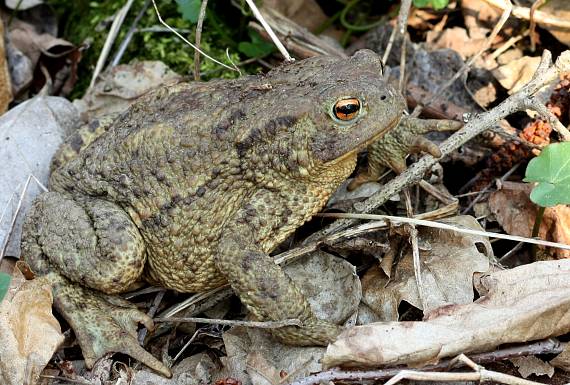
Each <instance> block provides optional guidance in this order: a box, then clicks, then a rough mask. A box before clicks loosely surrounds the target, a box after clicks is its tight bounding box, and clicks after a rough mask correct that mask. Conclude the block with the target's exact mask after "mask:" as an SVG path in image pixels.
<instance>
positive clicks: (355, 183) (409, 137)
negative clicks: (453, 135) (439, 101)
mask: <svg viewBox="0 0 570 385" xmlns="http://www.w3.org/2000/svg"><path fill="white" fill-rule="evenodd" d="M462 126H463V124H462V123H461V122H457V121H454V120H439V119H417V118H403V119H402V120H401V121H400V124H399V125H398V127H397V128H395V129H394V130H392V131H390V132H388V133H387V134H386V135H384V137H382V138H381V139H380V140H378V141H377V142H375V143H372V144H371V145H370V146H368V169H367V170H366V171H365V172H363V173H360V174H358V175H357V176H356V178H354V179H353V180H352V181H351V182H350V184H349V185H348V190H349V191H352V190H355V189H357V188H358V187H359V186H360V185H362V184H364V183H366V182H372V181H376V180H378V178H380V176H381V175H382V173H383V172H384V169H385V168H386V167H388V168H390V169H392V170H394V171H395V172H396V173H397V174H401V173H402V172H404V171H405V170H406V156H407V155H408V154H417V153H420V152H426V153H428V154H430V155H432V156H433V157H436V158H439V157H441V151H440V150H439V147H438V146H437V144H435V143H433V142H431V141H429V140H428V139H426V138H424V137H423V136H422V134H425V133H428V132H431V131H439V132H442V131H457V130H458V129H460V128H461V127H462Z"/></svg>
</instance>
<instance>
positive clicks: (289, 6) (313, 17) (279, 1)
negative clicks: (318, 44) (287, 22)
mask: <svg viewBox="0 0 570 385" xmlns="http://www.w3.org/2000/svg"><path fill="white" fill-rule="evenodd" d="M263 7H264V8H269V9H273V10H275V11H277V12H279V13H280V14H282V15H283V16H286V17H287V18H289V19H291V20H294V21H295V23H297V24H299V25H300V26H302V27H305V28H307V29H308V30H309V31H314V30H316V29H317V28H318V27H319V26H321V25H322V24H323V23H324V22H325V21H327V20H328V16H327V15H326V14H325V13H324V12H323V10H322V9H321V7H320V6H319V4H318V3H317V2H316V1H315V0H288V1H283V0H264V1H263Z"/></svg>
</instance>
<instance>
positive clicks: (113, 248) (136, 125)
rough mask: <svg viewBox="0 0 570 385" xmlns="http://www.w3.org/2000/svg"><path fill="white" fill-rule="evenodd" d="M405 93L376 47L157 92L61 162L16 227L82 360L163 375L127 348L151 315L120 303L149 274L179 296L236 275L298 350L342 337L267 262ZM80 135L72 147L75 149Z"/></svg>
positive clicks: (391, 121)
mask: <svg viewBox="0 0 570 385" xmlns="http://www.w3.org/2000/svg"><path fill="white" fill-rule="evenodd" d="M404 107H405V105H404V100H403V98H402V96H401V95H400V94H399V93H398V92H397V91H396V90H394V89H393V88H392V87H390V86H389V85H388V84H387V83H386V82H385V79H384V78H383V74H382V64H381V61H380V59H379V57H378V56H377V55H376V54H374V53H373V52H372V51H359V52H357V53H356V54H354V55H353V56H352V57H350V58H333V57H324V56H322V57H316V58H311V59H307V60H302V61H299V62H295V63H292V64H288V65H283V66H281V67H279V68H276V69H274V70H272V71H270V72H269V73H267V74H265V75H259V76H248V77H242V78H239V79H235V80H216V81H210V82H206V83H200V82H194V83H180V84H177V85H173V86H168V87H162V88H160V89H157V90H155V91H152V92H150V93H148V94H147V95H145V96H143V97H142V98H140V99H139V100H138V101H137V102H136V103H135V104H134V105H132V106H131V107H130V108H129V109H128V110H127V111H126V112H125V113H123V114H121V115H120V116H119V117H118V118H117V119H115V120H114V121H113V123H112V124H111V125H110V127H109V129H108V130H107V131H105V132H104V133H103V134H101V135H100V136H99V137H98V138H97V139H96V140H94V141H93V142H92V143H91V144H89V145H88V146H83V143H81V141H80V140H79V141H78V140H77V136H75V137H73V138H71V139H70V141H69V142H68V146H71V147H73V148H76V149H79V148H81V147H85V148H83V149H82V150H81V151H80V152H79V154H78V155H77V156H75V157H72V159H69V160H68V161H67V162H66V163H64V164H62V165H61V166H60V167H59V168H56V169H55V170H54V172H53V173H52V175H51V177H50V189H51V191H50V192H47V193H44V194H42V195H40V196H39V197H38V198H37V199H36V201H35V202H34V204H33V207H32V208H31V210H30V212H29V214H28V216H27V218H26V221H25V224H24V234H23V240H22V254H23V256H24V258H25V260H26V261H27V262H28V263H29V265H30V266H31V268H32V269H33V271H34V272H35V273H37V274H39V275H47V276H49V277H50V281H51V282H52V284H53V293H54V298H55V301H54V302H55V306H56V308H57V309H58V310H59V311H60V313H61V314H62V315H63V316H64V317H65V319H66V320H67V321H68V322H69V324H70V325H71V327H72V328H73V330H74V331H75V334H76V336H77V339H78V341H79V344H80V345H81V348H82V350H83V355H84V357H85V362H86V364H87V366H88V367H91V366H92V365H93V363H94V362H95V361H96V360H97V359H99V358H100V357H101V356H103V355H104V354H106V353H109V352H122V353H126V354H128V355H130V356H132V357H134V358H136V359H138V360H140V361H142V362H143V363H145V364H146V365H148V366H149V367H151V368H153V369H155V370H157V371H159V372H161V373H163V374H165V375H169V374H170V371H169V370H168V368H166V367H165V366H164V365H163V364H162V363H161V362H160V361H158V360H157V359H155V358H154V357H153V356H152V355H151V354H149V353H148V352H146V351H145V350H144V349H143V348H142V347H140V346H139V345H138V343H137V341H136V335H135V330H136V326H137V323H139V322H140V323H143V324H144V325H145V326H147V327H149V328H152V320H151V319H150V318H149V317H148V316H147V315H145V314H144V313H142V312H140V311H138V310H137V309H136V308H134V307H133V306H132V305H130V304H129V303H128V302H126V301H124V300H122V299H120V298H118V297H117V296H115V294H117V293H121V292H125V291H127V290H128V289H129V287H131V286H132V285H133V284H134V283H136V282H138V281H140V280H144V281H147V282H150V283H152V284H153V285H157V286H162V287H165V288H168V289H173V290H176V291H179V292H199V291H203V290H207V289H211V288H215V287H218V286H220V285H222V284H224V283H226V282H229V283H230V285H231V287H232V288H233V290H234V291H235V292H236V294H237V295H238V296H239V298H240V299H241V301H242V302H243V303H244V304H245V305H246V307H247V308H248V310H249V311H250V312H251V313H253V315H254V316H255V317H256V318H257V319H260V320H282V319H287V318H298V319H300V320H301V321H302V322H303V327H296V326H289V327H284V328H280V329H275V331H274V332H273V334H274V335H275V336H276V337H277V338H278V339H280V340H282V341H284V342H286V343H290V344H295V345H326V344H327V343H329V342H330V341H332V340H333V339H334V338H335V337H336V336H337V334H338V333H339V331H340V329H339V327H338V326H336V325H333V324H330V323H329V322H326V321H323V320H319V319H317V318H316V317H315V316H314V315H313V313H312V312H311V310H310V308H309V305H308V302H307V301H306V299H305V298H304V297H303V295H302V294H301V293H300V291H299V290H298V289H297V287H296V286H295V285H294V284H293V283H292V281H291V280H290V279H289V278H288V277H287V276H286V275H285V274H284V273H283V271H282V270H281V268H280V267H279V266H277V265H276V264H275V263H274V262H273V260H272V258H271V257H269V255H268V253H270V252H271V251H272V250H273V249H274V248H275V247H276V246H277V245H278V244H279V243H280V242H282V241H283V240H284V239H285V238H286V237H287V236H288V235H289V234H291V233H292V232H293V231H294V230H295V229H296V228H297V227H299V226H300V225H301V224H303V223H304V222H305V221H307V220H308V219H310V218H311V216H313V214H315V213H317V212H318V211H319V210H320V209H321V208H322V206H323V205H324V204H325V203H326V201H327V199H328V197H329V195H330V194H331V193H332V192H333V191H334V190H335V189H336V188H337V186H338V185H339V184H340V183H341V182H342V181H343V180H344V179H345V178H346V177H348V176H349V175H350V173H351V172H352V171H353V170H354V168H355V164H356V159H357V152H358V151H359V150H361V149H364V148H365V147H366V146H367V145H368V144H370V143H371V142H372V141H374V140H377V139H378V138H380V137H381V136H382V135H384V134H385V133H386V132H387V131H389V130H390V129H391V128H393V127H394V126H396V125H397V123H398V121H399V120H400V117H401V115H402V112H403V110H404ZM74 141H75V142H74Z"/></svg>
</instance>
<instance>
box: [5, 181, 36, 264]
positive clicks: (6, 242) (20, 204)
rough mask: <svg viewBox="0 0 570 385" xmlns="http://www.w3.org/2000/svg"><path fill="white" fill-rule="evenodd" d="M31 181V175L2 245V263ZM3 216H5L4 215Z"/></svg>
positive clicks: (21, 194) (23, 189)
mask: <svg viewBox="0 0 570 385" xmlns="http://www.w3.org/2000/svg"><path fill="white" fill-rule="evenodd" d="M31 180H32V175H29V176H28V179H26V183H24V187H23V188H22V192H21V193H20V199H18V204H17V205H16V210H15V211H14V214H13V215H12V222H11V223H10V229H9V230H8V232H7V233H6V236H5V238H4V242H3V243H2V248H1V249H0V261H2V258H4V253H5V252H6V247H8V240H9V239H10V236H11V235H12V231H14V226H15V225H16V219H17V218H18V213H19V212H20V209H21V208H22V202H23V201H24V197H25V196H26V192H27V191H28V187H29V185H30V181H31ZM8 204H10V202H8ZM6 208H7V206H6ZM2 216H4V214H2Z"/></svg>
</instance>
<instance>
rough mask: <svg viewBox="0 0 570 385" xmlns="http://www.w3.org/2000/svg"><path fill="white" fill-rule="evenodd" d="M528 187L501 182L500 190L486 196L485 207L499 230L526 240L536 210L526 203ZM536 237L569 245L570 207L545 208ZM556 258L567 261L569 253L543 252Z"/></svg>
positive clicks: (569, 256) (562, 251) (565, 251)
mask: <svg viewBox="0 0 570 385" xmlns="http://www.w3.org/2000/svg"><path fill="white" fill-rule="evenodd" d="M531 189H532V185H531V184H529V183H514V182H509V183H504V184H503V187H502V189H501V190H498V191H496V192H494V193H492V194H491V196H490V197H489V208H490V209H491V212H492V213H493V214H494V215H495V218H497V221H498V222H499V224H500V225H501V226H502V227H503V229H504V230H505V231H506V232H507V233H509V234H511V235H519V236H521V237H530V236H531V233H532V227H533V225H534V219H535V217H536V213H537V211H538V207H537V206H536V205H535V204H534V203H532V202H531V201H530V198H529V195H530V190H531ZM538 236H539V237H540V238H541V239H544V240H547V241H552V242H559V243H565V244H570V207H569V206H566V205H558V206H554V207H547V208H546V209H545V211H544V216H543V217H542V223H541V224H540V230H539V232H538ZM547 251H548V252H552V253H553V254H554V255H555V257H556V258H570V251H569V250H563V249H547Z"/></svg>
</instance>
